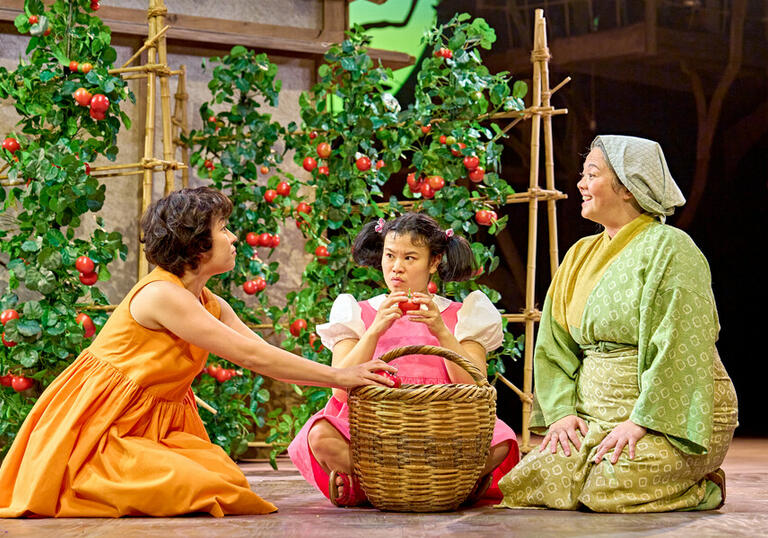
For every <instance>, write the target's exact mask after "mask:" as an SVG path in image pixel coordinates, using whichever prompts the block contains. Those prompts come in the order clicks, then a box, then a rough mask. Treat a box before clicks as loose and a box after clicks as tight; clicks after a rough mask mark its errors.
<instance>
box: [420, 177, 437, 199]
mask: <svg viewBox="0 0 768 538" xmlns="http://www.w3.org/2000/svg"><path fill="white" fill-rule="evenodd" d="M421 195H422V196H423V197H424V198H426V199H427V200H431V199H432V198H434V197H435V189H433V188H432V186H431V185H430V184H429V183H428V182H426V181H425V182H424V183H422V184H421Z"/></svg>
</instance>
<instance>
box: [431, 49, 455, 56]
mask: <svg viewBox="0 0 768 538" xmlns="http://www.w3.org/2000/svg"><path fill="white" fill-rule="evenodd" d="M435 57H437V58H453V52H451V49H447V48H445V47H440V48H439V49H438V50H436V51H435Z"/></svg>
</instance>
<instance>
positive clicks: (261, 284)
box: [253, 276, 267, 291]
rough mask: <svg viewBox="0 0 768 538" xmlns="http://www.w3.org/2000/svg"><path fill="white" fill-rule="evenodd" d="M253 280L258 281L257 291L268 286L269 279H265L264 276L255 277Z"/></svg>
mask: <svg viewBox="0 0 768 538" xmlns="http://www.w3.org/2000/svg"><path fill="white" fill-rule="evenodd" d="M253 282H255V283H256V291H262V290H264V288H266V287H267V281H266V280H265V279H264V277H263V276H257V277H256V278H254V279H253Z"/></svg>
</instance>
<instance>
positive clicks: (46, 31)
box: [43, 28, 51, 37]
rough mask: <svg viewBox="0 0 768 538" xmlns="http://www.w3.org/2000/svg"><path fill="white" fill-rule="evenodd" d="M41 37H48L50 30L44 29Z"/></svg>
mask: <svg viewBox="0 0 768 538" xmlns="http://www.w3.org/2000/svg"><path fill="white" fill-rule="evenodd" d="M43 35H44V36H46V37H48V36H49V35H51V29H50V28H46V29H45V32H43Z"/></svg>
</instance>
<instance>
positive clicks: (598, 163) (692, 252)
mask: <svg viewBox="0 0 768 538" xmlns="http://www.w3.org/2000/svg"><path fill="white" fill-rule="evenodd" d="M578 187H579V191H580V193H581V195H582V198H583V203H582V209H581V215H582V216H583V217H585V218H587V219H589V220H592V221H595V222H597V223H599V224H601V225H603V227H604V231H603V232H602V233H600V234H598V235H594V236H590V237H585V238H583V239H581V240H580V241H579V242H577V243H576V244H575V245H574V246H573V247H572V248H571V249H570V250H569V251H568V253H567V254H566V256H565V259H564V260H563V263H562V265H561V266H560V268H559V270H558V272H557V274H556V275H555V277H554V279H553V281H552V285H551V287H550V289H549V292H548V294H547V297H546V300H545V303H544V307H543V312H542V317H541V325H540V327H539V332H538V340H537V342H536V352H535V358H534V381H535V387H536V390H535V403H534V410H533V413H532V417H531V426H532V429H533V431H535V432H540V433H543V432H544V431H546V435H545V437H544V440H543V441H542V443H541V445H540V446H539V447H538V449H534V450H532V451H531V452H530V453H529V454H528V455H527V456H526V457H525V458H524V459H523V460H522V461H521V462H520V463H519V464H518V465H517V466H516V467H515V468H514V469H512V471H510V472H509V474H507V475H506V476H505V477H504V478H502V479H501V481H500V482H499V487H500V488H501V491H502V492H503V493H504V500H503V501H502V503H501V504H500V505H499V506H500V507H508V508H517V507H548V508H558V509H563V510H576V509H579V508H582V507H586V508H587V509H590V510H593V511H596V512H665V511H671V510H710V509H715V508H719V507H720V506H722V503H723V501H724V499H725V474H724V473H723V471H722V469H720V468H719V467H720V464H721V463H722V461H723V458H724V457H725V453H726V451H727V449H728V445H729V444H730V442H731V438H732V436H733V430H734V429H735V428H736V425H737V407H736V405H737V404H736V393H735V391H734V389H733V384H732V383H731V380H730V379H729V378H728V374H727V373H726V371H725V369H724V368H723V364H722V362H721V361H720V357H719V356H718V354H717V349H716V347H715V341H716V340H717V334H718V330H719V324H718V318H717V310H716V309H715V300H714V297H713V295H712V288H711V282H710V273H709V266H708V264H707V261H706V259H705V258H704V256H703V255H702V253H701V252H700V251H699V249H698V248H697V247H696V245H695V244H694V243H693V241H692V240H691V238H690V237H688V235H686V234H685V233H684V232H682V231H681V230H679V229H676V228H673V227H671V226H668V225H665V224H664V221H665V218H666V217H667V216H668V215H671V214H672V212H673V211H674V208H675V206H681V205H683V203H684V202H685V199H684V198H683V196H682V194H681V192H680V190H679V189H678V187H677V185H676V184H675V182H674V180H673V179H672V177H671V176H670V174H669V169H668V168H667V163H666V161H665V159H664V154H663V153H662V151H661V147H660V146H659V145H658V144H657V143H656V142H652V141H650V140H645V139H641V138H634V137H628V136H598V137H597V138H596V139H595V140H594V142H593V143H592V149H591V151H590V153H589V155H588V156H587V158H586V160H585V162H584V169H583V173H582V178H581V180H580V181H579V183H578Z"/></svg>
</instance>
